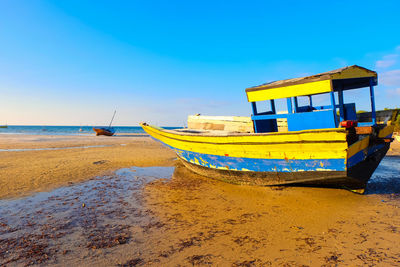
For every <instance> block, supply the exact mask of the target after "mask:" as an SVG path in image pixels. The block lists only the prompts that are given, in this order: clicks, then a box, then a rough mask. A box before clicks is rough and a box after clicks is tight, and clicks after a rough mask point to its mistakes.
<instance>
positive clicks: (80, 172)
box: [0, 134, 175, 198]
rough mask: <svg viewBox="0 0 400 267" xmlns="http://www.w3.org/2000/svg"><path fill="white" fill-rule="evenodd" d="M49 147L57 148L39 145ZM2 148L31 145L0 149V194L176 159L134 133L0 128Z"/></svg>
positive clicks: (23, 192)
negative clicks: (65, 133) (60, 133)
mask: <svg viewBox="0 0 400 267" xmlns="http://www.w3.org/2000/svg"><path fill="white" fill-rule="evenodd" d="M90 146H99V147H90ZM101 146H104V147H101ZM84 147H87V148H84ZM51 148H57V150H40V149H51ZM59 148H69V149H59ZM6 149H14V150H15V149H31V150H28V151H11V152H10V151H3V152H2V151H0V185H1V186H0V198H10V197H16V196H23V195H29V194H31V193H33V192H40V191H46V190H51V189H54V188H57V187H59V186H65V185H68V184H70V183H74V182H79V181H83V180H86V179H89V178H92V177H94V176H96V175H105V174H107V173H109V172H111V171H114V170H116V169H119V168H124V167H131V166H139V167H145V166H172V164H173V161H174V159H175V154H174V153H173V152H172V151H170V150H169V149H167V148H164V147H162V146H160V145H159V144H157V143H156V142H154V141H152V140H151V139H150V138H149V137H147V136H145V135H138V134H124V135H122V136H118V135H117V136H114V137H111V138H110V137H104V136H94V135H92V136H57V135H49V136H44V135H43V136H40V135H12V134H2V135H0V150H6Z"/></svg>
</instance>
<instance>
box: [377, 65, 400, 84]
mask: <svg viewBox="0 0 400 267" xmlns="http://www.w3.org/2000/svg"><path fill="white" fill-rule="evenodd" d="M379 81H380V83H381V84H383V85H386V86H396V87H397V86H400V69H398V70H390V71H386V72H384V73H382V74H381V75H380V77H379Z"/></svg>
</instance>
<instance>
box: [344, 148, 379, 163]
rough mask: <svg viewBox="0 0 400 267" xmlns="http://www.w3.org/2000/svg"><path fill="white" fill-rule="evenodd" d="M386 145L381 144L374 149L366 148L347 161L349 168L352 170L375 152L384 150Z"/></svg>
mask: <svg viewBox="0 0 400 267" xmlns="http://www.w3.org/2000/svg"><path fill="white" fill-rule="evenodd" d="M384 146H385V145H384V144H379V145H375V146H372V147H366V148H364V149H362V150H361V151H359V152H357V153H356V154H354V155H353V156H352V157H350V158H349V159H348V160H347V168H351V167H353V166H354V165H356V164H358V163H360V162H362V161H364V160H365V159H366V158H367V157H368V156H371V155H372V154H374V153H375V152H377V151H378V150H379V149H382V148H383V147H384Z"/></svg>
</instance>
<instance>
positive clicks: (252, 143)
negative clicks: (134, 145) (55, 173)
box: [143, 125, 391, 193]
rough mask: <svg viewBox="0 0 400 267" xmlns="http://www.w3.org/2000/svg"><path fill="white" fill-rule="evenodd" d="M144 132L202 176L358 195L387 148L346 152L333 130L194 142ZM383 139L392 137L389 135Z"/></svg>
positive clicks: (366, 146)
mask: <svg viewBox="0 0 400 267" xmlns="http://www.w3.org/2000/svg"><path fill="white" fill-rule="evenodd" d="M143 128H144V130H145V131H146V132H147V133H149V134H150V135H151V136H152V137H153V138H154V139H155V140H157V141H160V142H162V143H163V144H165V145H167V146H168V147H170V148H171V149H173V150H174V151H175V152H176V154H177V156H178V158H179V159H181V161H182V162H183V164H184V165H185V166H186V167H187V168H188V169H190V170H192V171H193V172H195V173H197V174H200V175H202V176H207V177H210V178H214V179H218V180H222V181H225V182H230V183H235V184H252V185H310V186H326V187H335V188H346V189H349V190H353V191H355V192H358V193H363V191H364V189H365V187H366V184H367V182H368V180H369V178H370V177H371V175H372V173H373V172H374V171H375V169H376V167H377V166H378V165H379V162H380V161H381V160H382V158H383V157H384V156H385V154H386V152H387V150H388V149H389V146H390V143H379V144H374V143H373V142H372V141H371V140H370V137H368V136H366V137H365V136H364V137H363V138H362V139H361V140H359V141H358V142H356V143H354V144H353V145H352V146H350V147H349V146H348V144H347V141H346V132H345V130H337V129H336V130H335V129H331V130H326V131H318V130H313V131H299V132H291V133H285V134H281V133H278V134H261V135H260V134H241V135H230V136H204V135H203V136H196V134H176V133H173V132H171V131H166V130H163V129H159V128H154V127H151V126H146V125H143ZM382 134H383V137H388V136H391V129H390V128H388V129H386V128H385V130H384V131H382ZM282 140H287V141H286V142H283V141H282ZM291 140H296V141H291ZM210 152H213V153H210Z"/></svg>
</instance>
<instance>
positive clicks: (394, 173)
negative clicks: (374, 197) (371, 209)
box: [365, 157, 400, 195]
mask: <svg viewBox="0 0 400 267" xmlns="http://www.w3.org/2000/svg"><path fill="white" fill-rule="evenodd" d="M365 193H366V194H396V195H397V194H400V157H385V158H383V160H382V161H381V163H380V164H379V166H378V168H377V169H376V170H375V172H374V174H373V175H372V177H371V179H370V180H369V182H368V185H367V188H366V192H365Z"/></svg>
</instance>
